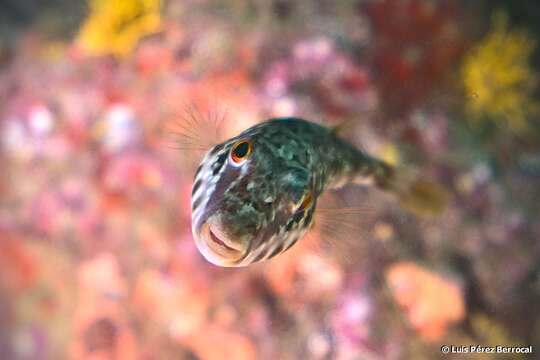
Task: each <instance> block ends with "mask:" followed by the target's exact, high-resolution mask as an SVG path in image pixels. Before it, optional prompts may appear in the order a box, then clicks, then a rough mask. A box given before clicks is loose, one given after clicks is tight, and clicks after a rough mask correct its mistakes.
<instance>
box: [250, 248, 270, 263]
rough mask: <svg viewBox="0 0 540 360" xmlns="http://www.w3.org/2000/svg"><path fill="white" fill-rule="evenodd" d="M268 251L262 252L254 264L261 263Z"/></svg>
mask: <svg viewBox="0 0 540 360" xmlns="http://www.w3.org/2000/svg"><path fill="white" fill-rule="evenodd" d="M266 253H267V250H264V251H261V252H260V253H259V254H258V255H257V256H256V257H255V259H254V260H253V261H254V262H257V261H261V260H262V259H264V257H265V256H266Z"/></svg>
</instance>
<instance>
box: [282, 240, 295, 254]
mask: <svg viewBox="0 0 540 360" xmlns="http://www.w3.org/2000/svg"><path fill="white" fill-rule="evenodd" d="M297 241H298V238H296V239H294V240H293V241H292V242H291V243H290V244H289V246H287V247H286V248H285V250H283V252H285V251H287V250H289V249H290V248H291V247H292V246H293V245H294V244H296V242H297Z"/></svg>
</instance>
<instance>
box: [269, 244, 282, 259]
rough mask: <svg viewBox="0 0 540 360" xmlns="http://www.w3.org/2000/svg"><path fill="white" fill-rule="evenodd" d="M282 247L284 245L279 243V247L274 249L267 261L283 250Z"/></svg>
mask: <svg viewBox="0 0 540 360" xmlns="http://www.w3.org/2000/svg"><path fill="white" fill-rule="evenodd" d="M284 246H285V243H284V242H281V243H280V244H279V246H278V247H276V248H275V249H274V251H272V253H271V254H270V256H269V257H268V258H269V259H270V258H273V257H274V256H276V255H277V254H279V253H280V252H281V251H282V250H283V247H284Z"/></svg>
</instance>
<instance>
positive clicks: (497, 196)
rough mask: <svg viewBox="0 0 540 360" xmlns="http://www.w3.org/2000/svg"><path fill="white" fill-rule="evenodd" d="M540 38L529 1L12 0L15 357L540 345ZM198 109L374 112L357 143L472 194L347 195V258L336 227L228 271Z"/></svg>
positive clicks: (3, 104)
mask: <svg viewBox="0 0 540 360" xmlns="http://www.w3.org/2000/svg"><path fill="white" fill-rule="evenodd" d="M539 34H540V3H538V2H535V1H525V0H517V1H516V0H514V1H510V0H505V1H503V0H497V1H451V0H447V1H446V0H438V1H437V0H433V1H428V0H379V1H375V0H373V1H368V0H364V1H362V0H355V1H353V0H350V1H330V0H318V1H315V0H309V1H301V2H300V1H298V2H295V1H284V0H253V1H248V0H229V1H225V0H183V1H182V0H133V1H131V0H129V1H128V0H114V1H108V0H89V1H87V2H85V1H73V0H49V1H38V0H2V1H1V2H0V174H1V175H0V358H1V359H93V360H96V359H203V360H214V359H216V360H217V359H241V360H244V359H245V360H248V359H437V358H440V357H441V356H442V355H441V352H440V348H441V346H442V345H444V344H448V345H456V346H459V345H469V344H484V345H508V346H511V345H515V346H530V345H532V346H533V347H534V350H535V352H536V354H538V352H540V241H539V240H540V216H539V210H540V121H539V118H540V98H539V84H538V82H539V67H540V46H539V43H538V42H539ZM182 104H196V106H197V108H199V109H201V110H200V111H201V113H202V114H211V113H218V112H226V114H227V115H226V116H227V118H228V120H229V121H228V122H227V123H228V124H229V128H227V129H226V130H227V131H228V132H229V133H231V134H234V133H236V132H238V131H239V130H241V129H244V128H247V127H248V126H250V125H253V124H255V123H257V122H259V121H261V120H263V119H266V118H269V117H276V116H293V115H294V116H299V117H303V118H306V119H310V120H313V121H316V122H321V123H324V124H328V125H335V124H338V123H340V122H343V121H347V120H353V121H352V123H353V124H354V126H353V128H352V129H351V131H350V134H349V140H350V141H351V142H353V143H355V144H356V145H358V146H361V147H363V148H364V149H366V150H367V151H368V152H370V153H372V154H374V155H377V156H379V157H382V158H384V159H386V160H387V161H389V162H392V163H395V164H402V165H405V166H410V167H412V168H415V169H417V170H418V171H419V172H420V173H422V174H425V175H426V176H429V177H432V178H434V179H438V181H440V182H441V183H442V184H444V186H445V187H446V188H447V189H449V190H450V191H451V192H452V194H453V201H452V203H451V205H450V206H449V208H448V209H447V210H446V211H445V213H444V214H443V215H442V216H441V217H439V218H434V219H420V218H416V217H414V216H412V215H410V214H408V213H407V212H405V211H403V210H401V209H399V208H397V207H396V206H395V204H394V203H392V202H389V201H387V200H386V198H384V197H382V196H380V194H378V193H376V192H375V191H371V190H369V189H359V188H355V187H347V188H345V189H344V190H342V191H340V194H339V195H340V196H341V197H342V198H347V202H348V204H349V205H352V206H365V205H367V206H368V207H369V208H370V211H369V213H366V215H365V216H356V217H353V218H352V219H347V221H348V222H349V224H346V223H345V220H344V223H342V224H337V226H338V227H339V226H349V225H351V226H353V227H354V228H355V229H359V230H358V231H357V233H356V235H355V237H354V242H355V243H356V246H355V247H354V249H355V250H354V251H349V256H347V257H346V258H344V257H341V256H337V255H336V254H334V253H333V252H332V251H326V248H325V246H324V244H325V241H326V240H327V239H325V238H324V236H322V235H321V234H317V233H315V234H314V235H313V236H314V237H315V238H319V239H318V240H319V241H320V243H321V246H320V247H318V248H317V247H310V246H308V245H307V242H300V243H299V244H298V245H297V246H295V247H294V248H293V249H291V250H290V251H289V252H288V253H286V254H284V255H283V256H280V257H277V258H275V259H274V260H272V261H269V262H267V263H264V264H260V265H255V266H251V267H248V268H241V269H225V268H218V267H215V266H213V265H211V264H209V263H207V262H206V261H205V260H204V259H203V258H202V257H201V256H200V255H199V253H198V252H197V250H196V248H195V245H194V243H193V239H192V236H191V224H190V193H191V185H192V177H193V165H194V164H195V163H196V162H194V161H193V159H192V158H193V155H192V154H190V153H188V152H186V151H184V150H178V149H174V148H172V147H171V146H170V136H169V135H170V134H169V133H168V132H167V130H166V126H164V124H165V123H167V121H168V120H170V119H171V117H173V118H174V116H175V114H178V106H179V105H182ZM176 121H180V122H182V121H183V118H182V117H181V116H179V117H178V118H177V119H176ZM185 125H189V124H188V123H186V124H185ZM350 223H353V224H350ZM337 240H339V239H337ZM348 241H350V239H349V240H348ZM359 244H360V246H358V245H359ZM458 355H459V354H455V355H448V356H447V357H448V358H453V357H455V358H458ZM534 355H535V354H533V355H531V356H529V357H527V355H512V356H511V357H510V358H534ZM467 356H468V358H471V359H472V358H474V359H492V358H493V359H499V358H509V357H508V355H507V357H500V355H493V354H481V355H478V354H462V355H459V358H467Z"/></svg>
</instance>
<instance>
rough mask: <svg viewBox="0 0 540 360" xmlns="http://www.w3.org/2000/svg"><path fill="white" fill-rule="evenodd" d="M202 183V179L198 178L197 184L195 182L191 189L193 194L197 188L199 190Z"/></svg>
mask: <svg viewBox="0 0 540 360" xmlns="http://www.w3.org/2000/svg"><path fill="white" fill-rule="evenodd" d="M201 184H202V180H201V179H198V180H197V181H195V184H193V190H191V196H193V195H195V193H196V192H197V190H199V187H201Z"/></svg>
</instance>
